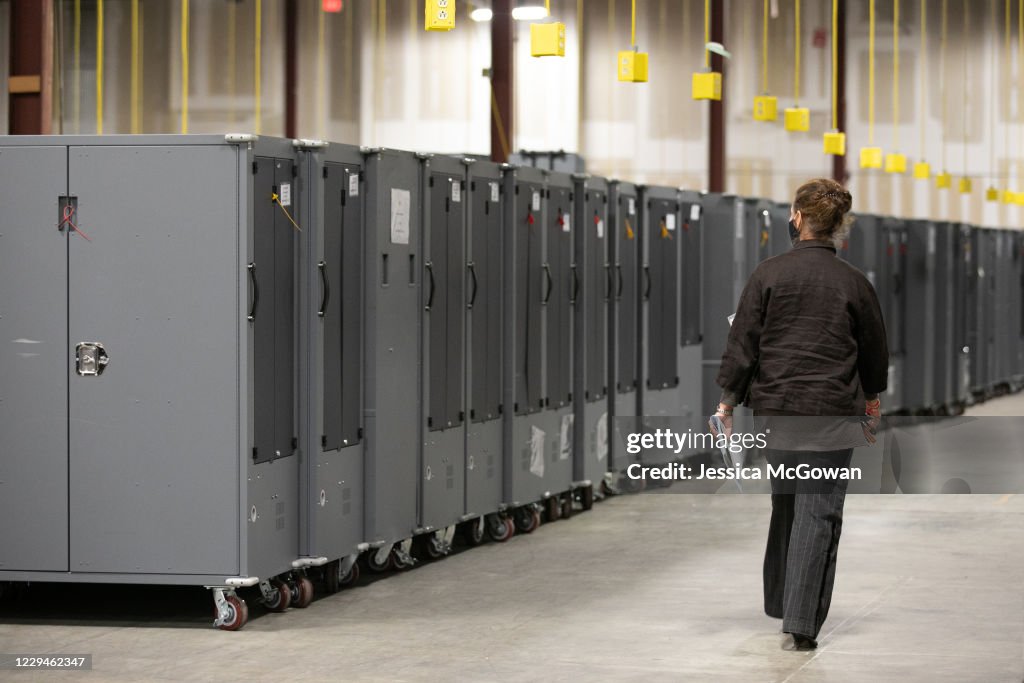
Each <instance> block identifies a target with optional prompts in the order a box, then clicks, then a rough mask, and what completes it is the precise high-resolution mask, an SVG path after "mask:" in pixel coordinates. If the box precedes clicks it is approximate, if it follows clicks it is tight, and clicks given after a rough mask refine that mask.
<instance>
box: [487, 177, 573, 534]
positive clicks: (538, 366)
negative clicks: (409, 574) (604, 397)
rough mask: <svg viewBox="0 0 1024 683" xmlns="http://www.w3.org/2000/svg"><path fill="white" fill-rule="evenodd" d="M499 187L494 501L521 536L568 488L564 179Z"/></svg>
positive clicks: (519, 180)
mask: <svg viewBox="0 0 1024 683" xmlns="http://www.w3.org/2000/svg"><path fill="white" fill-rule="evenodd" d="M504 187H505V196H506V197H508V201H506V202H505V207H504V211H505V226H504V231H505V243H504V249H505V258H504V265H505V279H504V286H505V299H504V309H505V310H504V326H503V333H502V337H503V342H504V358H503V363H504V373H505V374H504V389H503V391H504V396H505V400H504V402H503V403H504V406H505V411H504V415H505V432H504V443H505V447H504V461H505V465H504V466H505V469H504V503H505V507H506V508H507V509H510V510H511V511H512V512H513V518H514V521H515V526H516V528H517V529H519V530H520V531H523V532H530V531H533V530H534V529H536V528H537V526H538V525H539V524H540V506H539V504H538V503H539V502H540V501H545V500H546V499H548V498H551V497H552V496H558V497H561V496H563V495H564V494H566V493H568V492H569V491H570V489H571V486H572V433H573V424H572V396H571V394H572V325H571V320H572V318H571V315H572V301H571V297H572V294H573V289H574V280H573V272H572V269H571V263H572V261H571V259H572V225H571V223H572V217H571V214H572V198H571V195H572V178H571V177H570V176H567V175H562V174H557V173H549V172H547V171H541V170H538V169H535V168H510V169H508V170H507V171H506V172H505V177H504ZM506 526H507V521H506Z"/></svg>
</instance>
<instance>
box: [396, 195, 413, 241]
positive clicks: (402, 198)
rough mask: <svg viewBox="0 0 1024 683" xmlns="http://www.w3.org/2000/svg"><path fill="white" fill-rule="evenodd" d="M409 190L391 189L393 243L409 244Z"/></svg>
mask: <svg viewBox="0 0 1024 683" xmlns="http://www.w3.org/2000/svg"><path fill="white" fill-rule="evenodd" d="M410 204H411V197H410V193H409V190H399V189H395V188H392V189H391V243H392V244H409V205H410Z"/></svg>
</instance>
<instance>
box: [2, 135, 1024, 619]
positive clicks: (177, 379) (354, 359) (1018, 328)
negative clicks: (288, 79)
mask: <svg viewBox="0 0 1024 683" xmlns="http://www.w3.org/2000/svg"><path fill="white" fill-rule="evenodd" d="M0 173H2V175H3V178H4V180H3V182H2V183H0V591H2V586H4V585H10V584H23V583H46V582H77V583H86V584H87V583H120V584H158V585H159V584H162V585H194V586H205V587H207V588H210V589H211V590H212V594H213V597H214V601H215V605H216V610H215V611H216V619H215V626H217V627H219V628H222V629H225V630H235V629H238V628H241V627H242V626H243V625H244V624H245V622H246V620H247V615H248V608H247V606H246V602H245V600H244V599H243V595H249V597H250V600H254V599H255V600H257V601H259V602H261V603H263V604H264V605H265V606H266V607H267V608H268V609H270V610H272V611H283V610H286V609H288V608H289V607H290V606H295V607H302V606H306V605H308V604H309V603H310V601H311V600H312V598H313V595H314V592H315V585H316V584H319V585H320V586H321V588H322V589H323V590H325V591H327V592H333V591H337V590H339V589H340V588H341V587H342V586H344V585H346V584H351V583H354V582H355V581H357V580H358V579H359V574H360V572H361V571H364V570H371V571H377V572H384V571H389V570H401V569H406V568H409V567H411V566H413V565H414V564H415V563H416V562H418V561H424V560H430V559H437V558H440V557H443V556H444V555H446V554H448V553H449V552H450V550H451V549H452V547H453V544H455V543H456V542H459V543H464V544H467V545H476V544H479V543H481V542H484V541H485V540H488V539H489V540H492V541H496V542H503V541H506V540H508V539H509V538H510V537H512V536H513V535H515V534H516V533H530V532H532V531H534V530H535V529H536V528H537V527H538V526H539V525H540V524H541V523H542V522H543V521H553V520H556V519H559V518H566V517H569V516H570V515H572V514H573V513H574V512H576V511H580V510H588V509H590V507H591V506H592V504H593V502H594V501H595V499H600V498H602V497H603V496H605V495H609V494H613V493H616V492H619V491H621V490H622V489H623V488H624V487H625V485H626V484H627V483H628V480H625V479H623V478H622V477H621V473H622V472H623V470H624V469H625V468H626V467H627V466H628V465H629V464H631V462H632V460H631V457H632V456H629V455H628V454H627V453H626V452H625V450H624V448H623V442H622V439H621V436H622V432H623V431H624V430H627V429H629V430H631V429H649V428H653V427H654V426H658V425H662V424H664V423H668V424H671V425H673V426H674V427H676V428H680V429H686V428H692V429H698V430H699V429H703V423H704V420H705V417H704V416H705V415H706V414H707V412H708V410H709V409H710V407H711V406H713V405H714V403H715V401H716V400H717V396H718V392H717V389H716V387H715V385H714V376H715V374H716V372H717V365H718V362H719V357H720V355H721V351H722V349H723V347H724V343H725V338H726V335H727V334H728V323H727V321H726V316H728V314H729V313H731V312H732V311H733V309H734V306H735V303H736V301H737V299H738V297H739V293H740V291H741V289H742V287H743V285H744V283H745V281H746V279H747V277H748V276H749V274H750V272H752V270H753V268H754V267H755V266H756V265H757V263H758V262H760V261H761V260H763V259H764V258H767V257H770V256H772V255H774V254H778V253H781V252H782V251H784V250H785V249H787V248H789V241H788V235H787V230H786V223H787V220H788V214H789V207H788V205H784V204H778V203H775V202H769V201H762V200H754V199H744V198H740V197H735V196H729V195H717V194H698V193H695V192H690V191H685V190H679V189H675V188H667V187H654V186H645V187H638V186H636V185H633V184H631V183H628V182H621V181H609V180H606V179H603V178H598V177H591V176H586V175H568V174H563V173H558V172H553V171H547V170H543V169H538V168H533V167H513V166H500V165H497V164H494V163H491V162H487V161H480V160H476V161H473V160H470V159H462V158H453V157H445V156H431V155H417V154H413V153H409V152H401V151H394V150H384V149H360V148H355V147H350V146H346V145H339V144H333V143H323V142H318V141H308V140H307V141H303V140H282V139H273V138H265V137H260V138H257V137H254V136H250V135H227V136H104V137H92V136H81V137H79V136H61V137H5V138H0ZM1022 252H1024V240H1022V239H1021V235H1020V234H1018V233H1014V232H1008V231H999V230H987V229H973V228H971V227H970V226H966V225H960V224H948V223H934V222H921V221H904V220H896V219H883V218H876V217H873V216H860V217H859V218H858V222H857V225H856V227H855V228H854V232H853V233H852V235H851V237H850V239H849V241H848V243H847V244H845V245H843V249H842V250H841V254H842V255H843V256H844V257H846V258H848V259H850V260H851V261H852V262H853V263H855V264H856V265H858V266H859V267H860V268H862V269H863V270H864V271H865V272H866V273H867V274H868V276H869V277H870V278H871V279H872V281H873V283H874V284H875V286H876V288H877V289H878V291H879V295H880V298H881V299H882V302H883V308H884V313H885V316H886V321H887V325H888V327H889V334H890V344H891V347H892V349H893V351H894V353H893V363H892V368H891V378H890V394H889V396H888V397H887V399H886V402H885V405H886V407H887V408H888V409H891V410H894V411H902V412H927V413H935V412H956V411H959V410H961V409H962V408H963V406H964V405H966V404H967V403H969V402H971V401H972V400H974V399H975V398H984V397H987V396H990V395H992V394H995V393H999V392H1001V391H1008V390H1011V389H1016V388H1018V387H1019V386H1020V384H1021V379H1022V378H1024V357H1022V354H1021V351H1022V349H1024V344H1022V341H1024V339H1022V337H1024V330H1022V326H1024V316H1022V312H1021V308H1022V306H1024V299H1022V296H1021V290H1022V277H1024V271H1022V268H1021V260H1022ZM637 416H643V417H637ZM629 418H633V419H629ZM692 455H696V454H695V453H692V452H686V451H684V452H681V453H675V452H666V453H665V454H663V458H664V459H665V460H669V459H680V458H685V457H689V456H692ZM659 457H662V456H661V454H658V453H648V454H646V455H645V458H646V460H645V462H646V461H657V460H658V459H659Z"/></svg>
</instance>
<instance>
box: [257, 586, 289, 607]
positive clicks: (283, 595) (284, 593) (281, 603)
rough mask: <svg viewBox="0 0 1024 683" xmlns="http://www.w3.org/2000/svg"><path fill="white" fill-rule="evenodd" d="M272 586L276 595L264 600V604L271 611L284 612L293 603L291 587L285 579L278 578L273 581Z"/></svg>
mask: <svg viewBox="0 0 1024 683" xmlns="http://www.w3.org/2000/svg"><path fill="white" fill-rule="evenodd" d="M270 587H271V588H273V589H274V597H273V598H271V599H270V600H264V601H263V604H264V605H266V607H267V609H268V610H270V611H271V612H284V611H285V610H286V609H288V608H289V607H290V606H291V604H292V590H291V588H289V587H288V586H287V584H285V582H284V581H280V580H278V579H275V580H273V581H271V582H270Z"/></svg>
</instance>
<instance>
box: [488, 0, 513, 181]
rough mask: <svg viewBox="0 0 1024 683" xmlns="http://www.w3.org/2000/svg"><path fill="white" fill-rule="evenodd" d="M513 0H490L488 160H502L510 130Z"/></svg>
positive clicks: (509, 146) (507, 150)
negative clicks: (489, 155)
mask: <svg viewBox="0 0 1024 683" xmlns="http://www.w3.org/2000/svg"><path fill="white" fill-rule="evenodd" d="M512 5H513V0H494V2H493V12H494V16H493V18H492V19H491V160H492V161H499V162H506V161H508V155H509V153H510V152H511V151H512V129H513V125H512V124H513V111H514V106H515V103H514V100H513V92H514V91H513V86H514V83H515V81H514V72H513V59H514V55H513V41H512V35H513V31H514V29H515V27H514V25H513V23H514V22H513V20H512Z"/></svg>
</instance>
